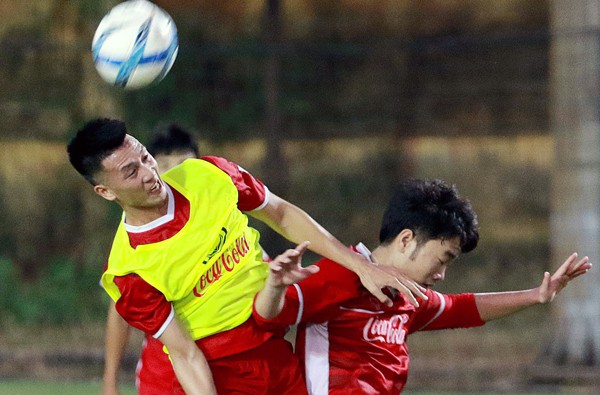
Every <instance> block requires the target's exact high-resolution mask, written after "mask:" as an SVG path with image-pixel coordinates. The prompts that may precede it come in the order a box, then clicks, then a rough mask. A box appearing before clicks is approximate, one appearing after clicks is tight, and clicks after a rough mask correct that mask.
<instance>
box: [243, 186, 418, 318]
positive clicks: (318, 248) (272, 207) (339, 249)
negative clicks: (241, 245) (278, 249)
mask: <svg viewBox="0 0 600 395" xmlns="http://www.w3.org/2000/svg"><path fill="white" fill-rule="evenodd" d="M248 214H249V215H251V216H253V217H254V218H256V219H258V220H260V221H262V222H264V223H266V224H267V225H269V226H270V227H271V228H272V229H273V230H275V231H276V232H278V233H279V234H281V235H282V236H284V237H285V238H287V239H288V240H291V241H293V242H295V243H300V242H302V241H304V240H307V241H309V242H310V249H311V250H312V251H314V252H316V253H317V254H319V255H321V256H324V257H326V258H329V259H331V260H332V261H334V262H338V263H339V264H340V265H342V266H344V267H345V268H347V269H349V270H352V271H353V272H354V273H356V274H357V275H358V276H359V277H360V280H361V282H362V284H363V285H364V286H365V288H367V289H368V290H369V292H371V293H372V294H373V295H374V296H375V297H377V299H379V300H380V301H381V302H382V303H386V304H388V305H391V303H392V301H391V299H390V298H388V297H387V296H386V295H385V294H384V293H383V292H382V289H383V288H385V287H392V288H395V289H397V290H398V291H399V292H401V293H402V294H403V295H404V296H405V297H406V298H407V299H408V300H409V301H411V303H413V304H414V305H415V306H418V305H419V303H418V302H417V299H416V298H422V299H427V297H426V296H425V294H424V292H423V291H424V290H423V289H422V288H421V287H420V286H419V285H418V284H417V283H416V282H414V281H412V280H410V279H409V278H408V277H406V276H404V275H403V274H400V273H394V274H389V273H387V272H385V271H383V270H382V269H381V268H379V267H378V266H376V265H373V264H372V263H371V262H369V261H368V260H367V259H366V258H365V257H363V256H362V255H360V254H357V253H355V252H353V251H351V250H350V249H348V248H347V247H346V246H344V245H343V244H342V243H341V242H340V241H339V240H338V239H336V238H335V237H334V236H333V235H331V233H329V232H328V231H327V230H326V229H325V228H323V227H322V226H321V225H319V224H318V223H317V222H316V221H315V220H314V219H313V218H312V217H310V216H309V215H308V214H307V213H306V212H304V211H303V210H302V209H300V208H299V207H297V206H295V205H293V204H292V203H290V202H288V201H286V200H284V199H282V198H280V197H278V196H276V195H274V194H271V195H270V198H269V202H268V203H267V205H266V206H265V207H264V208H263V209H261V210H256V211H251V212H249V213H248Z"/></svg>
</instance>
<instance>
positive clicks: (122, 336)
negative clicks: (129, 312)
mask: <svg viewBox="0 0 600 395" xmlns="http://www.w3.org/2000/svg"><path fill="white" fill-rule="evenodd" d="M129 333H130V327H129V325H128V324H127V322H125V320H124V319H123V318H122V317H121V316H120V315H119V313H117V311H116V309H115V306H114V303H111V304H110V306H109V310H108V316H107V320H106V333H105V340H104V343H105V348H104V358H105V362H104V382H105V385H108V384H116V382H117V373H118V371H119V366H120V365H121V359H122V358H123V354H124V353H125V348H126V347H127V342H128V341H129Z"/></svg>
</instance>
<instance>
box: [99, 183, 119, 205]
mask: <svg viewBox="0 0 600 395" xmlns="http://www.w3.org/2000/svg"><path fill="white" fill-rule="evenodd" d="M94 192H96V193H97V194H98V195H100V196H102V197H103V198H104V199H106V200H110V201H113V200H115V199H116V198H117V196H116V195H115V194H114V193H113V192H112V191H111V190H110V188H108V187H107V186H106V185H104V184H97V185H95V186H94Z"/></svg>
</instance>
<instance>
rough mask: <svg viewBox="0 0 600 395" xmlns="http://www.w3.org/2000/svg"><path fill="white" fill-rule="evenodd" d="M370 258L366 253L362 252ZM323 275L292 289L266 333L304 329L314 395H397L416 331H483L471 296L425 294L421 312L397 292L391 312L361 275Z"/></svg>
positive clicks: (325, 268) (302, 352) (299, 349)
mask: <svg viewBox="0 0 600 395" xmlns="http://www.w3.org/2000/svg"><path fill="white" fill-rule="evenodd" d="M357 249H358V250H359V251H361V252H362V253H363V254H364V255H366V256H367V257H368V256H369V255H370V254H369V253H368V250H366V248H365V247H364V246H363V245H362V244H361V245H359V246H358V247H357ZM316 264H317V265H318V266H319V267H320V269H321V270H320V271H319V272H318V273H317V274H314V275H312V276H310V277H309V278H307V279H306V280H304V281H302V282H300V283H299V284H295V285H294V286H291V287H288V290H287V292H286V297H285V304H284V307H283V310H282V312H281V313H280V314H279V315H278V316H277V317H275V318H274V319H272V320H265V319H263V318H262V317H260V316H259V315H258V314H257V313H256V311H254V316H255V319H256V320H257V322H258V323H259V325H261V326H264V327H265V328H271V329H275V328H281V327H283V326H289V325H292V324H299V326H298V334H297V340H296V353H297V354H298V355H299V357H300V359H301V360H302V365H303V368H304V370H305V377H306V384H307V386H308V391H309V393H310V394H314V395H325V394H335V395H337V394H339V395H342V394H344V395H348V394H394V395H396V394H399V393H400V392H401V391H402V389H403V388H404V386H405V384H406V380H407V376H408V368H409V354H408V348H407V345H406V337H407V335H408V334H410V333H412V332H415V331H418V330H434V329H446V328H462V327H473V326H479V325H483V324H484V322H483V321H482V320H481V318H480V316H479V312H478V311H477V307H476V305H475V297H474V295H473V294H459V295H443V294H440V293H438V292H434V291H432V290H427V292H426V294H427V296H428V297H429V300H427V301H420V306H419V307H418V308H415V307H414V306H413V305H412V304H410V303H409V302H407V301H406V300H405V299H404V298H403V296H402V295H401V294H398V293H397V292H396V291H394V292H392V293H391V296H392V299H393V305H392V306H391V307H387V306H385V305H384V304H382V303H381V302H379V300H378V299H377V298H375V297H374V296H373V295H371V294H370V293H369V292H368V291H367V289H366V288H364V287H363V286H362V284H361V282H360V279H359V278H358V276H356V274H354V273H353V272H351V271H350V270H347V269H345V268H344V267H342V266H340V265H338V264H337V263H335V262H333V261H330V260H328V259H322V260H320V261H319V262H317V263H316Z"/></svg>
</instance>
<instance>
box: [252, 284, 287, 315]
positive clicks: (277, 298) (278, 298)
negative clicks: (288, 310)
mask: <svg viewBox="0 0 600 395" xmlns="http://www.w3.org/2000/svg"><path fill="white" fill-rule="evenodd" d="M286 288H287V287H272V286H269V285H268V284H267V285H266V286H265V287H264V288H263V290H262V291H260V292H259V293H258V295H256V300H255V301H254V308H255V309H256V312H257V313H258V314H259V315H260V316H261V317H263V318H266V319H271V318H274V317H277V316H278V315H279V313H281V310H283V304H284V300H285V290H286Z"/></svg>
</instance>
